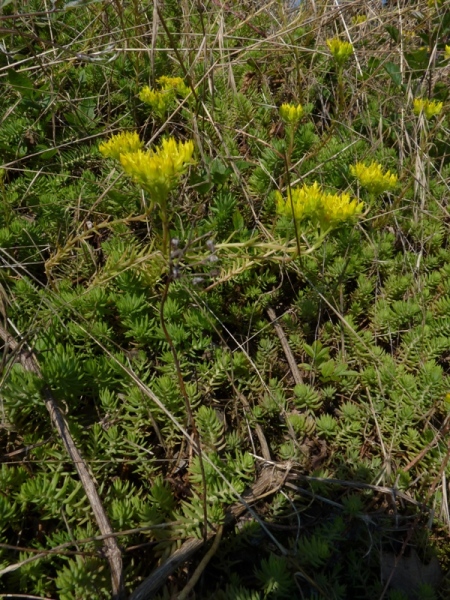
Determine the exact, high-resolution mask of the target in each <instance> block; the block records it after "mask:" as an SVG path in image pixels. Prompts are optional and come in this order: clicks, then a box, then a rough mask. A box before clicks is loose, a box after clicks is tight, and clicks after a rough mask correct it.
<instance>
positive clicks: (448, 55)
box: [444, 44, 450, 60]
mask: <svg viewBox="0 0 450 600" xmlns="http://www.w3.org/2000/svg"><path fill="white" fill-rule="evenodd" d="M444 57H445V58H446V59H447V60H448V59H449V58H450V46H447V44H446V45H445V52H444Z"/></svg>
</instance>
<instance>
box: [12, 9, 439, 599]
mask: <svg viewBox="0 0 450 600" xmlns="http://www.w3.org/2000/svg"><path fill="white" fill-rule="evenodd" d="M366 4H367V3H359V4H358V3H352V4H351V5H349V6H348V7H347V6H346V7H345V8H343V9H342V11H339V12H337V11H336V8H335V6H334V5H331V4H328V3H326V2H320V1H316V2H314V3H312V2H311V3H310V2H307V1H306V0H305V1H304V2H303V3H302V5H301V8H300V9H297V10H295V11H289V10H287V8H286V6H284V4H283V3H281V2H278V3H277V2H266V3H264V2H262V3H254V2H250V1H246V2H242V1H241V2H230V3H229V6H228V9H227V10H225V9H224V8H223V7H222V4H221V3H220V2H209V3H206V4H204V5H203V4H198V3H195V2H190V1H189V0H182V1H181V2H173V1H171V0H167V1H166V2H164V3H163V5H161V6H160V8H159V11H158V10H157V9H156V7H155V6H153V3H152V2H141V1H138V0H135V1H133V2H131V3H122V2H120V1H113V2H109V1H103V2H99V1H94V2H82V1H81V0H80V1H77V0H75V1H72V2H64V1H63V0H56V1H55V2H53V3H50V4H49V3H45V2H44V3H42V2H39V1H37V0H32V1H31V2H29V3H27V5H26V8H25V7H24V6H22V5H21V3H16V2H14V1H12V2H8V1H7V2H3V4H2V8H1V9H0V17H1V21H0V24H1V28H0V36H1V40H0V42H1V47H0V50H1V52H0V77H1V84H2V94H1V96H0V113H1V114H2V117H1V119H0V155H1V160H2V163H3V164H2V167H1V171H0V197H1V202H0V259H1V270H0V292H1V295H0V298H1V303H0V311H1V319H2V327H3V328H4V329H5V330H7V331H8V332H9V333H10V334H11V335H13V336H14V337H15V339H16V340H17V341H20V342H21V343H22V344H23V348H24V349H25V350H26V351H27V352H33V353H35V356H36V357H37V359H38V361H39V365H40V368H41V376H40V377H38V376H37V375H36V374H32V373H30V372H27V371H26V370H24V368H23V367H22V366H20V364H18V362H17V360H16V358H17V357H16V355H15V353H14V352H11V349H10V347H9V346H8V344H6V343H4V346H3V355H2V379H1V392H0V396H1V403H0V409H1V411H0V418H1V422H0V456H1V463H2V464H1V470H0V575H1V576H0V592H2V593H22V594H34V595H37V596H45V597H53V598H61V599H63V600H72V599H81V598H91V599H97V598H98V599H102V598H108V597H110V594H111V588H110V586H111V583H110V574H109V572H108V564H107V561H106V560H105V557H104V555H103V553H102V541H101V540H96V539H95V537H96V536H98V533H99V532H98V530H97V528H96V524H95V521H94V519H93V515H92V512H91V507H90V505H89V502H88V499H87V497H86V494H85V492H84V490H83V488H82V486H81V483H80V482H79V480H78V478H77V475H76V471H75V468H74V466H73V464H72V463H71V461H70V460H69V457H68V456H67V455H66V453H65V450H64V446H63V445H62V443H61V440H60V439H59V438H58V435H57V433H56V432H55V431H54V430H53V429H52V426H51V421H50V418H49V415H48V412H47V409H46V407H45V404H44V399H43V398H44V393H45V390H50V391H51V394H52V395H53V396H54V398H55V399H56V400H57V401H58V403H59V404H60V406H61V408H62V409H63V411H64V413H65V415H66V418H67V420H68V422H69V426H70V430H71V433H72V435H73V437H74V439H75V441H76V444H77V446H78V448H79V450H80V452H81V453H82V455H83V457H84V459H85V460H86V462H87V464H88V465H89V469H90V471H91V474H92V476H93V477H94V480H95V482H96V484H97V487H98V490H99V494H100V497H101V499H102V503H103V505H104V508H105V510H106V512H107V514H108V516H109V519H110V521H111V524H112V527H113V529H114V530H115V531H116V532H126V531H128V530H133V533H124V534H123V535H122V536H121V537H120V538H119V539H120V547H121V550H122V555H123V560H124V577H125V584H126V589H127V593H131V592H132V591H133V590H134V589H135V588H136V587H137V586H138V585H139V583H141V581H143V579H144V578H145V577H147V576H148V575H150V573H151V572H152V571H153V570H154V569H156V568H157V565H158V564H159V561H161V560H164V559H165V558H167V557H168V556H170V554H171V553H172V552H174V551H175V549H176V548H177V547H180V545H181V544H182V542H183V541H184V540H186V539H189V538H190V537H192V536H194V537H202V535H203V534H204V530H205V528H206V530H207V531H209V532H215V531H216V528H217V527H218V526H219V525H221V524H223V523H224V522H225V521H226V517H225V516H226V515H227V514H228V512H229V509H230V507H232V506H234V505H235V503H238V502H239V501H240V496H242V495H243V494H245V492H246V491H247V490H248V489H249V487H251V486H252V485H253V484H254V483H255V482H256V481H257V480H258V477H259V475H260V473H261V471H262V468H263V463H264V461H263V459H262V456H263V454H264V449H263V447H262V441H261V440H264V439H265V440H266V443H267V446H268V449H269V452H270V458H271V464H272V465H273V469H274V472H275V471H277V470H278V471H282V472H284V473H285V474H286V476H285V477H284V479H283V481H282V485H275V484H274V486H273V487H272V489H271V493H270V494H266V495H265V496H264V497H262V498H260V499H259V501H258V502H256V503H255V504H254V506H253V511H254V512H253V514H252V515H250V514H249V513H246V516H245V517H240V518H238V519H237V520H235V521H233V522H232V523H231V524H230V523H229V522H228V521H226V523H227V525H226V527H225V530H224V534H223V538H222V541H221V543H220V545H219V548H218V550H217V552H216V553H215V555H214V557H213V558H212V560H211V561H210V563H209V565H208V566H207V568H206V569H205V571H204V572H203V575H202V577H201V579H200V580H199V582H198V583H197V585H196V587H195V592H192V593H191V595H190V596H189V597H191V598H194V597H195V598H205V599H207V598H218V599H222V600H241V599H242V600H243V599H246V600H247V599H248V600H256V599H263V598H264V599H265V598H285V597H298V598H311V599H312V598H314V599H316V598H326V599H328V598H329V599H345V598H361V599H366V598H367V599H369V598H370V599H372V598H383V597H389V598H392V599H394V598H410V597H416V598H420V599H425V598H447V597H448V590H449V584H448V578H447V576H446V573H447V569H448V547H449V538H448V532H449V527H450V518H449V509H448V483H447V478H448V476H449V467H448V458H449V447H448V439H447V438H448V428H449V410H450V400H449V396H448V392H449V383H448V375H449V357H450V314H449V311H450V266H449V265H450V248H449V245H448V224H449V212H448V204H449V202H448V199H449V174H450V171H449V162H450V161H449V156H450V154H449V150H450V147H449V143H448V137H449V136H448V128H449V121H448V103H447V96H448V85H447V79H448V64H449V61H448V59H447V57H446V54H445V47H446V43H447V42H449V41H450V37H449V36H450V2H448V0H444V1H443V2H438V1H436V2H429V3H428V5H426V3H423V2H420V3H415V2H409V3H405V5H404V6H403V4H402V3H401V2H400V5H402V6H401V7H400V10H398V9H397V8H391V7H390V5H389V4H388V5H386V6H384V7H382V6H381V5H380V6H375V4H376V3H373V6H372V4H371V5H370V6H366ZM362 17H366V19H364V18H362ZM335 35H339V36H341V38H342V39H346V40H350V41H351V42H352V43H353V45H354V57H353V58H352V59H350V60H349V62H348V63H347V64H346V65H345V67H344V73H343V77H340V74H339V72H338V70H337V68H336V66H335V64H334V63H333V60H332V58H331V56H330V54H329V52H328V49H327V47H326V44H325V40H326V39H327V38H330V37H334V36H335ZM161 75H172V76H179V77H183V78H184V80H185V82H186V83H187V85H188V86H189V87H190V89H191V90H192V93H191V96H190V97H189V98H188V99H187V100H186V101H185V102H184V103H181V102H180V103H179V104H177V105H176V106H175V108H174V110H173V111H168V113H167V115H166V118H164V119H161V116H160V115H154V114H151V112H149V109H148V107H147V106H145V105H144V104H143V103H142V102H141V101H140V100H139V98H138V94H139V91H140V90H141V89H142V87H143V86H144V85H148V84H150V85H154V84H155V81H156V80H157V78H158V77H160V76H161ZM341 75H342V74H341ZM414 97H424V98H425V97H427V98H430V99H434V100H436V101H442V102H443V103H444V109H443V112H442V114H441V115H440V116H438V117H436V118H434V119H432V120H429V121H427V120H425V119H424V117H423V116H417V115H414V113H413V109H412V101H413V98H414ZM283 102H293V103H299V102H300V103H302V104H303V106H304V107H305V109H306V110H305V112H306V115H305V117H304V118H303V120H302V122H301V124H300V126H299V127H298V129H297V130H296V132H295V136H294V139H293V144H292V147H290V146H289V139H288V138H289V136H288V135H287V132H286V131H285V129H284V125H283V123H282V122H281V120H280V118H279V116H278V107H279V106H280V104H281V103H283ZM123 130H130V131H132V130H136V131H138V132H139V133H140V136H141V138H142V139H144V140H145V142H146V144H147V145H150V144H152V145H153V144H155V143H157V142H158V141H159V140H160V139H161V136H164V135H167V136H169V135H170V136H174V137H175V138H177V139H181V140H186V139H194V141H195V144H196V148H197V164H196V165H195V166H194V167H192V169H191V172H190V174H189V177H187V178H185V179H184V180H183V183H182V185H181V186H180V188H179V189H178V190H177V191H176V192H175V193H174V194H173V196H172V200H171V206H172V209H171V235H172V237H173V238H177V239H178V240H179V247H180V248H181V249H182V250H183V256H182V260H181V261H180V264H179V265H178V267H177V268H179V270H180V277H179V278H178V277H177V278H174V279H175V280H174V281H171V282H170V285H169V288H168V294H167V298H166V297H165V296H164V288H165V284H166V281H167V278H168V276H169V275H168V274H170V270H169V269H170V268H172V267H173V264H171V265H168V262H167V259H166V258H164V257H163V256H162V254H161V252H160V246H161V223H160V219H159V215H158V213H157V211H152V212H149V211H148V210H147V208H148V202H149V199H148V198H146V197H145V194H144V193H142V192H141V191H140V190H138V189H137V188H136V186H134V185H133V184H132V183H131V182H130V181H128V180H127V179H126V178H125V177H124V176H123V175H122V174H121V172H120V170H119V169H118V168H117V165H115V164H113V163H112V162H110V161H106V160H104V159H103V158H102V157H101V155H100V153H99V151H98V144H99V142H100V141H102V140H104V139H106V138H107V137H109V136H110V135H111V134H114V133H117V132H119V131H123ZM372 160H376V161H377V162H380V163H381V164H382V165H383V168H384V169H386V170H387V169H391V170H392V171H393V172H396V173H398V175H399V185H398V187H397V190H396V191H395V192H394V193H391V194H385V195H382V196H379V197H373V196H370V195H369V194H367V193H365V192H364V189H362V188H359V187H358V185H357V182H356V181H355V179H354V178H353V177H352V175H351V173H350V165H352V164H354V163H355V162H357V161H365V162H370V161H372ZM314 181H318V182H319V183H320V184H321V186H322V187H323V188H324V189H326V190H327V191H330V192H333V193H342V192H349V193H350V194H351V196H352V197H359V198H360V199H361V200H362V201H364V203H365V213H364V216H363V218H362V219H361V220H360V221H359V222H358V223H353V224H348V225H346V226H343V227H341V228H340V229H338V230H336V231H334V232H333V233H332V234H331V235H330V236H328V237H327V238H326V240H325V241H324V243H323V244H322V245H321V246H320V247H319V248H318V249H317V250H316V251H315V252H313V253H311V254H308V255H302V254H300V256H299V257H297V258H296V259H295V260H293V261H290V262H288V261H286V260H270V261H269V260H262V259H261V257H260V256H258V253H257V250H255V248H254V247H252V246H251V244H250V243H249V242H250V241H251V240H252V239H253V237H254V236H256V235H258V236H259V239H260V240H264V241H265V242H267V243H271V242H273V241H274V240H278V241H279V240H281V243H284V242H285V241H286V240H289V239H294V237H295V235H296V232H295V230H294V225H293V223H291V222H289V221H287V220H286V219H284V220H283V219H279V218H278V217H277V215H276V211H275V201H274V197H273V192H274V191H276V190H278V189H281V190H285V189H286V187H287V186H290V185H296V184H299V183H301V184H303V183H307V184H312V183H313V182H314ZM297 233H299V234H300V236H301V240H302V243H304V244H305V245H306V246H307V245H308V244H313V243H314V239H315V233H314V232H311V231H309V230H305V231H303V230H302V231H300V232H297ZM208 240H214V244H213V246H214V247H215V249H214V248H213V246H211V244H210V243H209V245H207V242H208ZM230 241H231V242H234V243H237V244H238V243H241V244H244V243H248V245H247V246H246V245H243V246H241V247H235V250H234V251H226V250H225V249H226V246H225V244H226V243H227V242H230ZM221 244H222V246H223V251H221V250H220V248H221ZM212 248H213V249H212ZM216 259H217V260H216ZM172 274H173V272H172ZM270 309H273V310H274V311H275V313H276V315H277V318H278V319H279V324H280V325H281V327H282V330H283V332H284V334H285V336H286V340H287V343H288V345H289V348H290V351H291V353H292V355H293V356H294V359H295V362H296V363H297V364H298V365H299V371H298V372H299V374H300V377H301V379H302V381H298V380H297V381H296V380H295V376H294V374H293V372H292V371H291V369H290V368H289V365H288V361H287V356H286V354H285V351H284V350H283V347H282V345H281V342H280V339H279V337H278V336H277V334H276V331H275V329H274V327H273V324H272V319H271V318H270V317H269V315H268V310H270ZM161 310H162V311H163V316H164V321H165V323H166V325H167V329H168V333H169V336H170V338H171V340H172V344H173V347H174V348H175V350H176V353H177V355H178V359H179V362H180V371H181V374H182V377H183V381H184V383H185V386H186V391H187V395H188V399H189V404H190V407H191V410H192V413H193V416H194V420H195V424H196V429H197V430H198V433H199V435H200V439H201V447H202V455H203V457H204V461H203V467H202V465H201V463H200V461H199V458H198V456H196V455H195V453H194V452H192V445H191V444H190V443H188V440H186V439H185V436H184V434H183V430H186V428H189V425H190V424H189V419H188V414H187V412H186V402H185V399H184V398H183V395H182V393H181V390H180V387H179V384H178V374H179V373H178V370H177V365H176V362H175V361H174V355H173V352H171V348H170V345H169V344H168V342H167V338H166V335H165V333H164V330H163V328H162V325H161V319H160V312H161ZM4 341H5V340H4ZM141 384H142V385H141ZM145 387H147V388H148V389H150V390H151V391H152V392H153V394H154V395H155V396H156V397H157V398H158V399H159V400H160V403H161V404H160V405H157V404H155V402H154V401H153V399H152V397H150V396H149V395H148V394H146V393H145V392H144V391H143V390H144V389H145ZM161 406H163V407H165V410H162V408H161ZM169 415H170V416H169ZM275 480H276V478H275V476H274V481H275ZM205 508H206V510H207V514H208V522H207V523H206V524H205V522H204V511H205ZM256 517H257V518H256ZM267 532H270V534H271V535H272V537H273V538H275V539H276V541H277V544H274V542H273V539H271V537H269V536H268V534H267ZM92 538H93V539H92ZM86 539H89V541H85V540H86ZM62 544H64V545H65V546H64V547H63V548H62V549H61V550H60V551H58V552H55V553H52V554H48V555H47V556H45V557H43V558H42V557H41V558H39V557H37V556H36V553H37V552H38V551H39V552H40V551H46V550H50V549H51V548H55V547H56V546H60V545H62ZM411 549H414V552H416V553H417V555H418V556H419V560H420V561H421V564H422V565H425V564H428V563H429V562H430V560H432V557H437V558H438V560H439V562H440V569H441V577H440V579H439V581H437V580H427V579H426V578H425V579H424V580H422V581H419V580H418V581H413V582H412V584H410V586H409V588H408V587H407V588H405V587H403V588H402V587H401V586H400V587H399V586H398V585H396V584H395V579H394V580H393V581H391V583H392V585H391V586H390V587H389V586H388V585H387V584H388V582H387V578H386V576H385V575H380V572H381V573H382V572H383V569H382V565H383V561H384V558H383V557H385V556H386V555H392V554H395V555H397V556H400V557H405V556H409V555H410V553H411ZM32 556H35V557H36V560H33V561H30V562H27V563H26V564H24V565H23V566H21V567H20V568H17V569H15V570H13V569H11V570H8V567H11V566H12V565H15V564H17V563H19V562H21V561H24V560H25V559H28V558H30V557H32ZM199 561H200V558H199V557H197V556H196V557H195V558H194V559H193V560H191V561H190V562H189V563H188V564H187V565H186V566H185V569H184V570H180V571H179V572H176V573H175V574H174V576H173V577H171V578H170V579H169V580H168V581H167V583H166V585H165V586H164V587H163V588H162V589H160V590H159V594H160V595H159V596H158V597H159V598H161V599H162V598H164V599H166V598H171V597H177V594H178V593H180V592H181V590H182V589H183V587H184V585H185V584H186V583H187V581H188V580H189V579H190V577H191V576H192V574H193V572H194V570H195V568H196V566H197V564H198V563H199ZM400 563H401V560H400ZM400 568H402V567H400ZM4 571H5V572H4ZM388 588H389V589H388ZM414 594H415V596H414Z"/></svg>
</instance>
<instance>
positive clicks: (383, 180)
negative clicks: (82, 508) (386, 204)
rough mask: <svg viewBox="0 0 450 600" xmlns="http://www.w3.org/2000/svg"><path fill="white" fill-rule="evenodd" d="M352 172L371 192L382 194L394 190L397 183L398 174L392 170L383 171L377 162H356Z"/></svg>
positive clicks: (351, 168) (351, 169) (362, 185)
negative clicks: (367, 163)
mask: <svg viewBox="0 0 450 600" xmlns="http://www.w3.org/2000/svg"><path fill="white" fill-rule="evenodd" d="M350 172H351V174H352V175H353V176H354V177H356V179H357V180H358V181H359V184H360V185H361V187H363V188H366V190H367V191H368V192H369V193H370V194H382V193H383V192H387V191H390V190H393V189H394V188H395V186H396V185H397V179H398V177H397V175H396V174H395V173H391V172H390V171H386V173H383V170H382V167H381V165H380V164H379V163H376V162H371V163H370V165H365V164H364V163H356V165H352V166H351V167H350Z"/></svg>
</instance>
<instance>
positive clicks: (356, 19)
mask: <svg viewBox="0 0 450 600" xmlns="http://www.w3.org/2000/svg"><path fill="white" fill-rule="evenodd" d="M366 21H367V15H356V16H355V17H353V18H352V23H353V25H362V24H363V23H365V22H366Z"/></svg>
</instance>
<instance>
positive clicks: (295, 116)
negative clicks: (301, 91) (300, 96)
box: [280, 104, 303, 125]
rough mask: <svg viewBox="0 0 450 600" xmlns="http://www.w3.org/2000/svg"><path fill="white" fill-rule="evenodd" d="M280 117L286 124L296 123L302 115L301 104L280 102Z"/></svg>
mask: <svg viewBox="0 0 450 600" xmlns="http://www.w3.org/2000/svg"><path fill="white" fill-rule="evenodd" d="M280 117H281V118H282V119H283V121H284V122H285V123H286V124H288V125H296V124H297V123H298V122H299V121H300V119H301V118H302V117H303V106H302V105H301V104H297V105H295V104H282V105H281V106H280Z"/></svg>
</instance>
